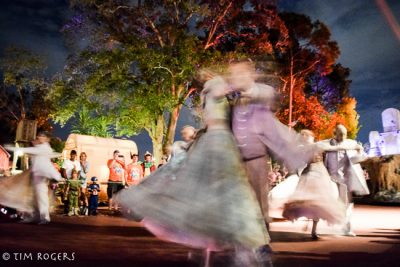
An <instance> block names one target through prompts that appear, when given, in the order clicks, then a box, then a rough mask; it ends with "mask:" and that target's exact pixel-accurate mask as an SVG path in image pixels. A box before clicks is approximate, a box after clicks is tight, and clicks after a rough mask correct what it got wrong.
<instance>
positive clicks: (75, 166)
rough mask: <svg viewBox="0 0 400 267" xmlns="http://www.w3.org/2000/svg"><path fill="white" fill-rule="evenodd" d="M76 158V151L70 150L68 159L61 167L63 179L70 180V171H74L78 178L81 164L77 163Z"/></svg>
mask: <svg viewBox="0 0 400 267" xmlns="http://www.w3.org/2000/svg"><path fill="white" fill-rule="evenodd" d="M77 157H78V154H77V153H76V151H75V150H71V153H70V158H69V159H66V160H64V163H63V165H62V167H61V168H62V169H63V170H62V171H63V174H64V178H66V179H71V173H72V170H76V171H77V172H78V177H79V175H80V172H81V163H80V162H79V160H78V159H77Z"/></svg>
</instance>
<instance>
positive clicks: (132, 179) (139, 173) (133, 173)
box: [126, 154, 143, 186]
mask: <svg viewBox="0 0 400 267" xmlns="http://www.w3.org/2000/svg"><path fill="white" fill-rule="evenodd" d="M131 159H132V162H131V163H129V164H128V166H127V168H126V170H127V174H128V176H127V179H126V182H127V184H128V185H129V186H131V185H137V184H139V183H140V181H142V180H143V168H142V166H141V165H140V164H139V154H131Z"/></svg>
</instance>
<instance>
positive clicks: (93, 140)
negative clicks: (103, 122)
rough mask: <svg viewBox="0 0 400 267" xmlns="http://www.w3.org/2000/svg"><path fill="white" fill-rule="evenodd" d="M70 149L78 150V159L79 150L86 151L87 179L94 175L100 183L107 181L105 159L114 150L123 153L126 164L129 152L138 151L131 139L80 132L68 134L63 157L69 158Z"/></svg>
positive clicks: (109, 156)
mask: <svg viewBox="0 0 400 267" xmlns="http://www.w3.org/2000/svg"><path fill="white" fill-rule="evenodd" d="M71 150H76V151H77V152H78V159H79V154H80V153H81V152H85V153H86V155H87V161H88V162H89V164H90V167H89V173H88V176H87V177H88V180H89V181H90V178H91V177H92V176H96V177H97V179H98V180H99V182H100V184H106V183H107V180H108V176H109V170H108V167H107V161H108V160H109V159H111V158H112V157H113V152H114V151H115V150H119V152H120V154H121V155H124V157H125V162H126V164H128V163H129V162H130V161H131V158H130V153H137V152H138V150H137V146H136V143H135V142H133V141H131V140H123V139H115V138H103V137H96V136H90V135H80V134H70V135H69V136H68V139H67V141H66V142H65V148H64V151H63V158H64V159H68V158H69V154H70V152H71ZM102 189H103V188H102ZM104 189H105V188H104ZM103 191H105V190H103Z"/></svg>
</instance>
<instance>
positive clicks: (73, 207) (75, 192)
mask: <svg viewBox="0 0 400 267" xmlns="http://www.w3.org/2000/svg"><path fill="white" fill-rule="evenodd" d="M80 193H81V182H80V181H79V179H78V172H77V171H76V170H72V172H71V179H69V180H68V181H67V186H66V189H65V196H67V199H68V206H69V210H68V216H72V215H79V205H78V202H79V196H80Z"/></svg>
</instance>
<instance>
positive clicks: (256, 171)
mask: <svg viewBox="0 0 400 267" xmlns="http://www.w3.org/2000/svg"><path fill="white" fill-rule="evenodd" d="M268 163H269V157H268V156H264V157H260V158H256V159H252V160H248V161H245V167H246V171H247V177H248V179H249V183H250V185H251V187H252V188H253V190H254V192H255V193H256V197H257V200H258V203H260V207H261V212H262V214H263V217H264V220H265V222H266V223H267V224H268V223H269V222H270V217H269V215H268V193H269V183H268V173H269V169H270V166H269V165H268Z"/></svg>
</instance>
